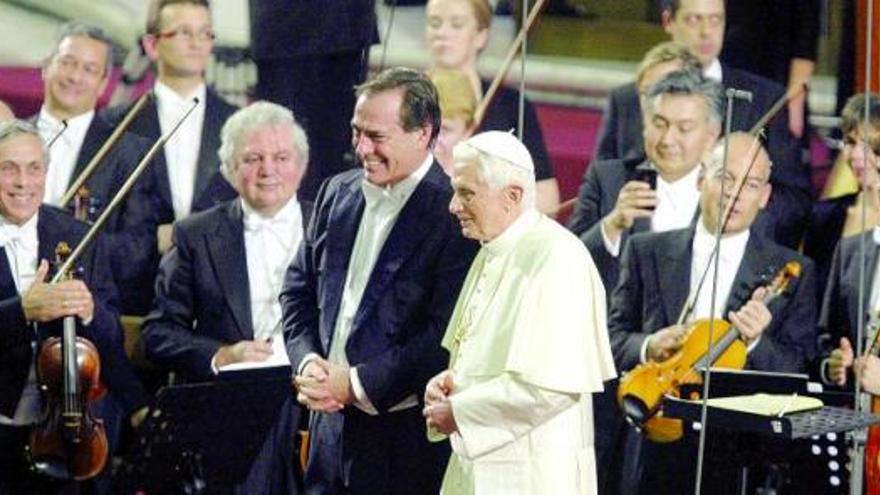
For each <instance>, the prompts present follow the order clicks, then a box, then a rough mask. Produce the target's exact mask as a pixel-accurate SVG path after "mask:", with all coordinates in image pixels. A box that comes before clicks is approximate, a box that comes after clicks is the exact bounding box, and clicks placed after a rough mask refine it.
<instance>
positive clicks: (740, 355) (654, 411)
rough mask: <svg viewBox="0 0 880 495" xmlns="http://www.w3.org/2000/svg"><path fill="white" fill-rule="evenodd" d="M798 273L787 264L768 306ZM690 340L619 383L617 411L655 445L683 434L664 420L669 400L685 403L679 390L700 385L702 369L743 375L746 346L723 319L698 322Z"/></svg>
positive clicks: (792, 264)
mask: <svg viewBox="0 0 880 495" xmlns="http://www.w3.org/2000/svg"><path fill="white" fill-rule="evenodd" d="M800 271H801V265H800V263H798V262H797V261H790V262H788V263H786V264H785V266H783V267H782V269H781V270H780V271H779V272H778V273H777V274H776V276H775V277H774V278H773V280H772V282H771V283H770V284H769V285H767V286H766V289H767V296H766V297H765V298H764V301H763V302H764V304H769V303H770V302H771V301H772V300H773V299H775V298H776V297H778V296H780V295H782V294H783V293H784V292H785V290H786V289H787V288H788V286H789V285H790V284H791V282H792V281H793V280H794V279H796V278H797V277H799V276H800ZM713 326H714V328H713ZM710 334H711V338H712V341H711V346H710V342H709V338H710ZM687 335H688V336H687V339H686V340H685V342H684V345H682V347H681V349H679V350H678V352H676V353H675V354H674V355H673V356H672V357H670V358H669V359H667V360H665V361H663V362H657V361H648V362H647V363H644V364H640V365H639V366H636V367H635V368H633V369H632V370H631V371H630V372H628V373H627V374H625V375H624V376H623V377H622V378H621V379H620V386H619V387H618V389H617V402H618V405H620V407H621V408H622V409H623V412H624V414H625V415H626V418H627V420H628V421H629V422H630V423H631V424H633V425H635V426H636V427H637V428H638V429H640V430H641V431H642V432H643V433H644V434H645V436H646V437H647V438H648V440H651V441H653V442H659V443H668V442H674V441H676V440H678V439H680V438H681V437H682V434H683V427H682V422H681V420H679V419H673V418H667V417H665V416H663V410H662V402H663V398H664V397H665V396H667V395H670V396H673V397H681V391H680V388H679V387H680V386H681V385H685V384H698V383H700V382H701V376H700V373H699V371H700V370H701V369H707V368H709V367H717V368H728V369H742V368H743V367H744V366H745V363H746V344H745V342H744V341H743V340H742V339H741V338H740V336H739V332H738V331H737V330H736V328H735V327H734V326H733V325H731V324H730V323H729V322H727V321H725V320H723V319H720V318H716V319H715V320H714V322H711V323H710V320H708V319H701V320H697V321H695V322H694V323H692V324H691V326H690V328H689V329H688V332H687ZM689 398H690V399H692V400H696V399H699V395H698V394H696V396H693V394H692V396H691V397H689Z"/></svg>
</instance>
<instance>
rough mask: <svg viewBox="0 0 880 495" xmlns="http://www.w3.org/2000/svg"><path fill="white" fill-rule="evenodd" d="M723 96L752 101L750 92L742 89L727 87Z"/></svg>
mask: <svg viewBox="0 0 880 495" xmlns="http://www.w3.org/2000/svg"><path fill="white" fill-rule="evenodd" d="M724 96H726V97H727V98H728V99H736V100H745V101H747V102H749V103H751V102H752V92H751V91H746V90H744V89H736V88H727V91H725V92H724Z"/></svg>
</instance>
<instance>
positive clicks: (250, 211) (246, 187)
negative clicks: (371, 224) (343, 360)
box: [143, 102, 309, 494]
mask: <svg viewBox="0 0 880 495" xmlns="http://www.w3.org/2000/svg"><path fill="white" fill-rule="evenodd" d="M222 137H223V144H222V146H221V147H220V155H221V156H222V158H223V165H222V166H221V167H222V168H221V170H222V171H223V174H224V176H225V177H226V178H227V179H228V180H229V181H230V183H231V184H232V185H233V187H234V188H235V190H236V191H237V192H238V193H239V194H240V199H234V200H230V201H227V202H224V203H221V204H219V205H217V206H215V207H213V208H210V209H208V210H206V211H204V212H200V213H197V214H194V215H192V216H190V217H187V218H185V219H183V220H181V221H180V222H177V223H176V224H175V231H174V240H175V246H174V247H173V248H172V249H171V251H169V252H168V254H167V255H166V256H165V258H164V259H163V261H162V265H161V268H160V271H159V276H158V278H157V281H156V286H157V294H156V302H155V304H154V306H153V310H152V311H151V312H150V314H149V315H148V317H147V319H146V322H145V328H144V333H143V343H144V348H145V351H146V355H147V357H148V358H149V359H150V360H152V361H154V362H155V363H156V364H158V365H160V366H162V367H165V368H170V369H171V370H173V371H176V372H178V373H180V374H181V375H182V376H183V377H184V379H185V380H187V381H208V380H212V379H213V377H214V376H215V375H216V373H217V372H218V371H220V370H222V368H223V367H224V366H226V365H228V364H233V363H239V362H246V361H264V362H265V361H270V362H272V363H275V364H278V365H286V364H289V363H290V361H289V360H288V358H287V352H286V350H285V346H284V338H283V336H282V335H281V307H280V305H279V304H278V293H279V291H280V290H281V281H282V278H283V276H284V272H285V269H286V268H287V266H288V265H289V263H290V260H291V259H292V258H293V256H294V255H295V253H296V251H297V249H298V247H299V244H300V241H301V240H302V237H303V230H304V229H303V226H304V225H305V224H306V222H307V221H308V215H309V210H308V209H307V208H305V204H304V203H300V202H299V201H298V200H297V194H296V192H297V188H298V187H299V183H300V180H301V179H302V176H303V174H304V173H305V171H306V163H307V161H308V155H309V145H308V141H307V140H306V136H305V133H304V132H303V130H302V128H301V127H300V126H299V124H298V123H297V122H296V121H295V120H294V118H293V115H292V114H291V113H290V111H289V110H287V109H285V108H284V107H281V106H279V105H275V104H272V103H266V102H258V103H254V104H252V105H251V106H249V107H246V108H244V109H242V110H239V111H238V112H237V113H235V114H233V116H232V117H230V118H229V120H227V122H226V125H225V126H224V127H223V132H222ZM299 417H300V411H299V407H298V406H297V405H296V403H295V402H294V400H293V397H292V396H291V397H288V398H287V399H286V401H285V405H284V407H283V409H282V410H281V411H280V412H279V417H278V421H277V423H276V424H275V426H274V428H273V430H272V432H270V434H269V436H268V437H267V440H266V441H265V444H264V446H263V450H262V452H261V454H260V455H259V456H258V457H257V459H256V461H255V462H254V465H253V466H252V467H251V470H250V473H249V474H248V477H247V479H246V480H243V481H242V483H241V484H240V485H239V486H238V487H237V490H239V491H240V492H241V493H279V494H280V493H292V492H296V491H298V490H297V481H298V476H295V475H294V474H295V473H296V471H295V469H294V468H295V461H294V458H293V457H294V450H295V449H294V446H293V440H294V433H295V428H296V426H297V424H298V422H299Z"/></svg>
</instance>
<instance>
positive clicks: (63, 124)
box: [46, 119, 67, 150]
mask: <svg viewBox="0 0 880 495" xmlns="http://www.w3.org/2000/svg"><path fill="white" fill-rule="evenodd" d="M66 130H67V119H64V120H62V121H61V130H60V131H58V133H57V134H55V135H54V136H52V139H50V140H49V144H47V145H46V149H47V150H49V149H52V145H53V144H55V141H58V138H60V137H61V135H62V134H64V131H66Z"/></svg>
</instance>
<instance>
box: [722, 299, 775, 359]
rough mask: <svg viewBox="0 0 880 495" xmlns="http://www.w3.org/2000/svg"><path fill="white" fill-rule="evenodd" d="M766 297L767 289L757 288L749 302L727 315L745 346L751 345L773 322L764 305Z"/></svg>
mask: <svg viewBox="0 0 880 495" xmlns="http://www.w3.org/2000/svg"><path fill="white" fill-rule="evenodd" d="M766 295H767V289H765V288H764V287H758V288H757V289H755V292H752V298H751V299H749V302H747V303H746V304H745V305H743V306H742V307H741V308H739V310H738V311H731V312H729V313H728V314H727V318H728V319H729V320H730V323H732V324H733V325H734V326H735V327H736V329H737V331H739V334H740V336H741V337H742V339H743V340H744V341H745V343H746V345H749V344H751V343H752V342H754V341H755V340H756V339H757V338H758V337H760V336H761V334H762V333H764V330H766V329H767V326H768V325H770V322H771V321H772V320H773V315H771V314H770V310H769V309H767V305H766V304H764V298H765V296H766Z"/></svg>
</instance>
